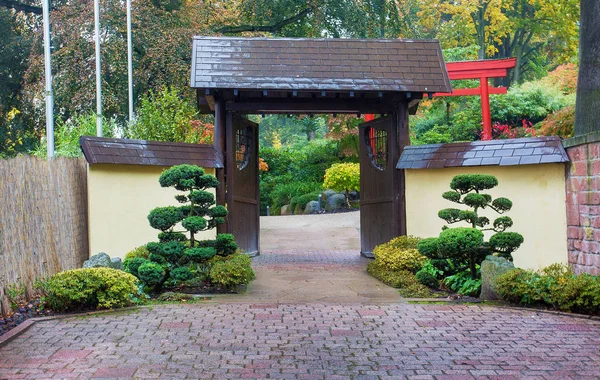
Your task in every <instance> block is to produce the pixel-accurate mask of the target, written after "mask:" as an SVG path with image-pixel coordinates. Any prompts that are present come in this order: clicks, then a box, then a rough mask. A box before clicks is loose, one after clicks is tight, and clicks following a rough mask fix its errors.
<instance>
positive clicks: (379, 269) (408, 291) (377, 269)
mask: <svg viewBox="0 0 600 380" xmlns="http://www.w3.org/2000/svg"><path fill="white" fill-rule="evenodd" d="M367 272H368V273H369V274H370V275H371V276H373V277H375V278H376V279H378V280H379V281H381V282H383V283H384V284H387V285H389V286H391V287H393V288H397V289H399V293H400V295H401V296H402V297H417V298H427V297H431V295H432V292H431V290H430V289H429V288H428V287H427V286H425V285H423V284H421V283H419V281H418V280H417V277H416V276H415V275H414V274H413V273H412V272H410V271H407V270H389V269H387V268H385V267H383V266H382V265H380V264H379V263H378V262H377V261H371V262H370V263H369V264H367Z"/></svg>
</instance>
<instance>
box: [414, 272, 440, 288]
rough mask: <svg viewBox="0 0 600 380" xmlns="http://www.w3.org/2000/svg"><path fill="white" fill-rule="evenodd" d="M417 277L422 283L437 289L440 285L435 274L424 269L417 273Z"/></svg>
mask: <svg viewBox="0 0 600 380" xmlns="http://www.w3.org/2000/svg"><path fill="white" fill-rule="evenodd" d="M415 277H416V278H417V281H419V282H420V283H421V284H423V285H425V286H427V287H430V288H433V289H437V288H438V287H439V285H440V282H439V281H438V279H437V278H436V277H435V276H434V275H433V274H431V273H429V272H428V271H426V270H423V269H421V270H420V271H418V272H417V273H415Z"/></svg>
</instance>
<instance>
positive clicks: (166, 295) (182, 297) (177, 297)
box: [157, 292, 194, 302]
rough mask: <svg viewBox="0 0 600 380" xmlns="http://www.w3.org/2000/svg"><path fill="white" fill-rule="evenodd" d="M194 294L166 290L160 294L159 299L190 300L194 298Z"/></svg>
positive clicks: (164, 300) (165, 300)
mask: <svg viewBox="0 0 600 380" xmlns="http://www.w3.org/2000/svg"><path fill="white" fill-rule="evenodd" d="M193 299H194V296H193V295H191V294H185V293H175V292H164V293H162V294H161V295H159V296H158V298H157V300H159V301H163V302H167V301H189V300H193Z"/></svg>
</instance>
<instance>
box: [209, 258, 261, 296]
mask: <svg viewBox="0 0 600 380" xmlns="http://www.w3.org/2000/svg"><path fill="white" fill-rule="evenodd" d="M251 262H252V260H251V259H250V257H249V256H247V255H244V254H240V253H236V254H233V255H231V256H229V257H224V258H219V260H216V261H215V262H214V263H213V264H212V267H211V268H210V274H209V276H210V279H211V280H212V281H213V282H214V283H216V284H219V285H221V286H224V287H227V288H230V287H234V286H237V285H246V284H248V283H249V282H250V281H252V280H254V279H255V278H256V275H255V274H254V271H253V270H252V267H251V266H250V264H251Z"/></svg>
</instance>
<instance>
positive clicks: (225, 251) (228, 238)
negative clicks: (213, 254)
mask: <svg viewBox="0 0 600 380" xmlns="http://www.w3.org/2000/svg"><path fill="white" fill-rule="evenodd" d="M215 249H216V250H217V255H219V256H229V255H232V254H234V253H235V252H236V251H237V250H238V245H237V243H236V242H235V238H234V237H233V235H232V234H219V235H217V240H216V242H215Z"/></svg>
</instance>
